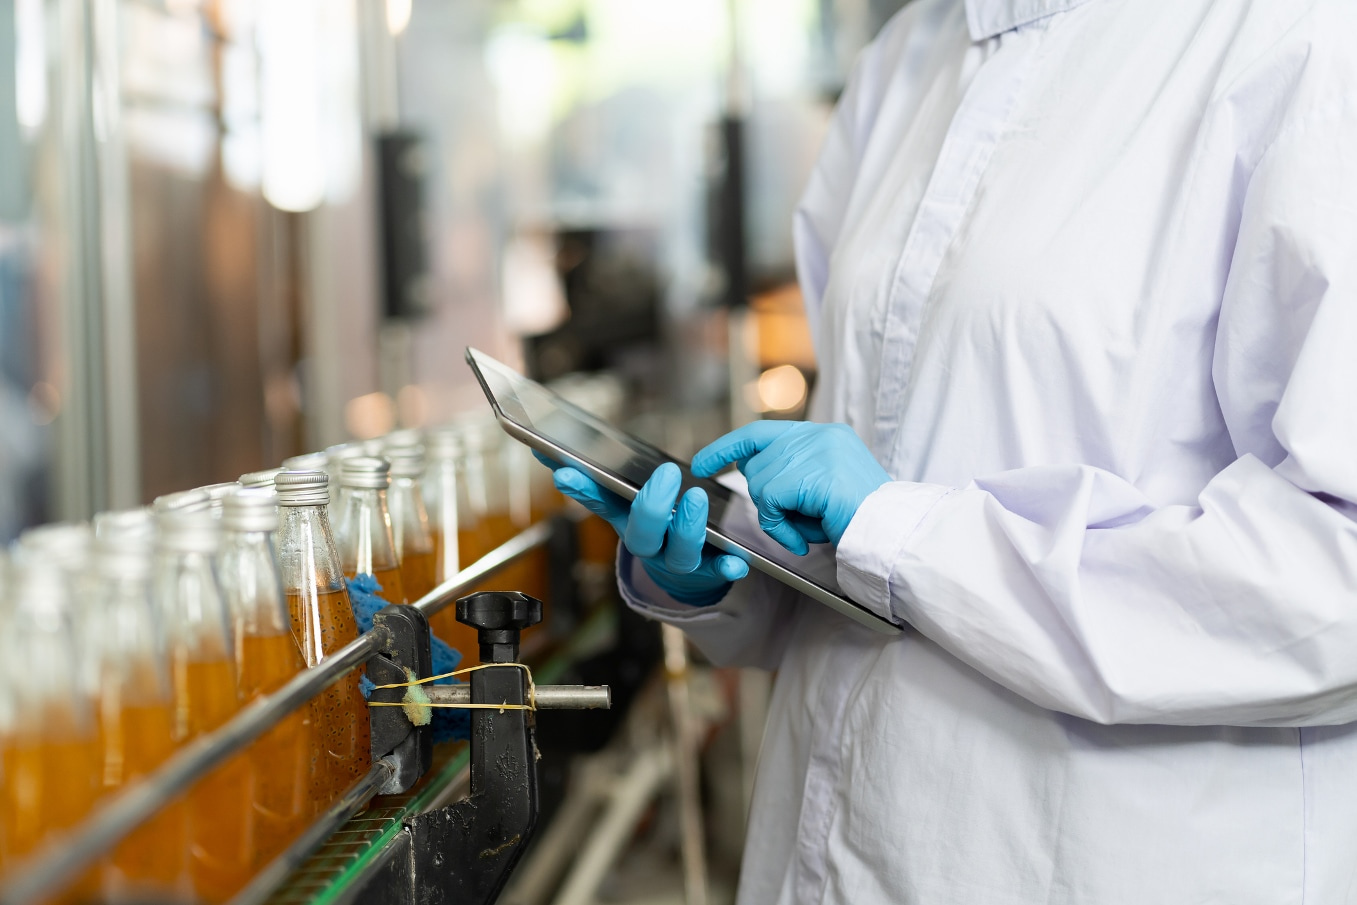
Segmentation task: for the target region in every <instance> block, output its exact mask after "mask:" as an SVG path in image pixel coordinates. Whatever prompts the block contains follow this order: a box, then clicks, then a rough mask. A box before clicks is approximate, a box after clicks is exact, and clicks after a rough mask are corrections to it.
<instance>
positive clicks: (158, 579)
mask: <svg viewBox="0 0 1357 905" xmlns="http://www.w3.org/2000/svg"><path fill="white" fill-rule="evenodd" d="M156 529H157V532H158V533H157V538H156V546H157V549H158V552H159V556H158V557H157V562H156V567H155V576H154V584H153V586H152V587H153V594H154V596H155V598H156V601H157V609H158V610H159V611H160V612H161V613H162V614H165V616H166V623H167V625H168V628H169V631H168V638H169V644H168V648H169V661H170V673H171V678H172V687H173V695H174V711H175V734H176V737H177V738H178V740H179V741H180V742H181V743H182V742H188V741H191V740H193V739H195V738H197V737H199V736H201V735H204V734H206V733H208V732H212V731H214V730H216V729H218V728H220V727H221V726H222V725H224V724H225V723H226V722H227V721H228V720H230V719H231V717H232V716H234V715H235V714H236V712H237V711H238V710H239V709H240V696H239V693H238V691H237V685H236V669H235V645H234V642H233V637H232V633H231V623H230V618H229V615H228V613H227V609H226V601H225V599H224V598H223V596H222V593H221V587H220V585H219V584H218V581H217V574H216V569H215V562H214V560H215V557H216V554H217V550H218V547H219V546H220V543H221V528H220V525H219V524H218V522H217V520H216V519H215V518H213V516H212V513H211V511H210V510H205V509H190V510H178V511H174V510H171V511H163V512H160V513H158V514H157V516H156ZM249 779H250V773H249V766H248V764H247V763H246V761H245V760H244V758H242V757H239V756H237V757H234V758H232V759H231V760H229V761H227V762H226V763H225V764H223V765H222V766H220V767H218V768H217V769H216V770H213V771H212V772H211V773H209V774H208V775H207V776H206V777H204V778H203V779H202V780H200V781H199V782H198V783H197V784H196V785H195V786H194V787H193V788H192V789H191V790H190V791H189V793H188V797H187V808H188V824H189V876H190V878H191V879H192V883H193V890H194V892H195V893H196V894H197V896H198V897H199V898H201V899H203V900H205V901H207V902H224V901H226V900H228V899H230V898H231V896H233V895H234V894H235V893H236V892H238V891H239V890H240V888H241V887H243V886H244V884H245V883H246V882H248V880H249V878H250V870H251V865H252V861H253V859H252V855H251V851H250V836H251V825H250V824H251V816H252V814H251V806H250V790H249Z"/></svg>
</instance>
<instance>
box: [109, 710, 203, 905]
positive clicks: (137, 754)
mask: <svg viewBox="0 0 1357 905" xmlns="http://www.w3.org/2000/svg"><path fill="white" fill-rule="evenodd" d="M155 696H156V695H155V694H154V693H152V694H151V695H150V697H151V698H154V697H155ZM130 697H131V696H129V701H128V703H126V704H124V705H123V706H122V707H120V708H118V711H117V713H116V714H114V715H111V716H106V717H105V718H104V720H103V721H102V722H103V724H104V742H105V749H104V787H105V789H106V790H109V791H112V790H114V789H117V788H121V787H122V786H124V785H127V784H129V783H134V782H136V781H137V780H139V779H141V778H142V777H144V776H146V775H147V774H148V773H151V772H152V771H153V770H155V769H156V768H157V767H159V766H160V765H161V764H162V763H164V762H165V760H166V759H167V758H168V757H169V756H170V755H171V754H173V753H174V748H175V742H174V709H173V707H172V706H171V705H169V704H168V703H164V704H141V703H137V702H136V701H135V700H131V699H130ZM115 749H116V750H115ZM187 837H188V826H187V813H186V811H185V808H184V805H183V803H182V802H174V803H172V804H170V805H168V806H166V807H165V808H163V809H162V810H161V811H160V812H159V813H158V814H156V816H155V817H152V818H151V819H150V820H149V821H147V822H146V823H144V824H142V825H141V826H140V827H138V828H137V829H136V830H134V831H133V832H132V834H131V835H130V836H128V837H127V838H126V839H124V840H123V841H122V842H121V843H119V844H118V846H117V848H115V849H114V850H113V854H112V856H111V857H110V858H109V860H108V861H107V862H106V864H105V870H104V892H105V894H106V895H108V896H109V897H110V898H117V899H133V898H150V899H167V898H172V897H176V896H177V894H179V893H181V892H183V887H182V884H183V882H184V879H185V868H186V867H187V864H186V862H185V854H186V852H187V846H186V845H185V842H186V840H187Z"/></svg>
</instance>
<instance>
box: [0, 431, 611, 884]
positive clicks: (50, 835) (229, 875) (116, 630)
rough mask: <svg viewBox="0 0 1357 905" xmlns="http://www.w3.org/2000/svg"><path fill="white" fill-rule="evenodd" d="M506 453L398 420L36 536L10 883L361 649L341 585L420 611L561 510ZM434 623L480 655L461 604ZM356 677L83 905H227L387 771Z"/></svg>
mask: <svg viewBox="0 0 1357 905" xmlns="http://www.w3.org/2000/svg"><path fill="white" fill-rule="evenodd" d="M505 440H506V438H505V437H504V436H503V434H502V433H501V432H500V431H499V429H498V427H497V426H496V425H495V424H494V422H493V421H488V420H486V419H475V420H466V421H462V422H460V423H458V424H455V425H452V426H449V427H445V428H439V429H435V430H431V431H429V432H427V433H420V432H414V431H398V432H396V433H394V434H392V435H390V436H388V437H386V438H383V439H382V440H381V441H380V442H379V443H375V444H374V443H366V444H349V445H346V446H342V447H335V448H331V449H330V450H327V451H326V452H325V453H319V454H312V455H309V456H303V457H298V458H296V459H292V460H288V461H287V462H285V463H284V467H283V468H276V469H269V470H266V471H261V472H256V473H252V474H248V475H243V476H242V477H241V479H240V481H239V482H230V483H225V484H218V485H211V486H209V487H203V488H198V489H195V490H190V491H185V492H182V493H176V494H171V495H168V496H165V497H161V498H159V499H157V500H156V503H155V505H154V506H153V507H149V508H146V509H139V510H129V511H124V512H115V513H103V514H101V515H99V516H98V517H97V518H96V519H95V520H94V522H93V524H92V525H83V524H82V525H56V526H47V527H44V528H40V529H33V530H30V531H29V532H26V533H25V534H24V535H23V536H22V537H21V538H20V540H19V541H18V542H16V544H15V545H14V546H13V547H12V548H11V550H10V551H9V555H8V556H7V557H5V556H3V555H2V554H0V624H3V625H5V626H6V631H5V632H3V633H0V883H3V878H4V875H5V873H6V872H7V871H8V870H10V869H12V868H13V867H14V865H15V864H16V863H19V862H21V861H22V860H23V859H25V858H26V857H28V856H30V855H32V854H34V853H35V852H37V851H38V850H40V849H41V848H43V847H44V846H47V845H53V844H60V837H61V836H62V834H63V833H65V832H67V831H68V830H70V829H71V828H72V827H74V826H75V825H76V824H78V823H79V822H80V821H81V820H82V819H84V818H85V817H86V816H87V815H88V814H89V813H90V812H91V810H92V809H93V808H94V807H96V806H97V804H98V803H99V802H100V801H101V800H104V799H106V798H108V797H109V796H111V795H112V794H114V793H116V792H117V791H118V790H119V789H122V788H124V787H126V786H128V785H130V784H132V783H135V782H137V781H138V780H139V779H141V778H142V777H144V776H146V775H147V774H149V773H151V772H153V771H154V770H155V769H156V768H157V767H159V766H160V765H161V764H162V763H163V762H164V761H165V760H166V759H167V758H168V757H169V756H170V755H172V754H173V753H174V751H176V750H177V749H178V748H180V747H182V746H183V745H185V744H186V743H188V742H190V741H192V740H193V739H194V738H196V737H198V736H200V735H202V734H204V733H208V732H211V731H213V730H215V729H217V728H219V727H220V726H222V725H223V724H224V723H226V722H227V721H228V720H230V719H231V718H232V716H234V715H235V714H236V713H237V712H238V711H239V710H240V708H242V707H243V706H245V705H246V704H248V703H249V702H250V701H252V700H254V699H255V698H257V697H259V696H261V695H267V694H269V693H271V692H273V691H276V690H277V689H278V688H280V687H281V686H282V685H283V684H285V683H286V682H287V681H289V680H290V679H291V678H292V677H294V676H295V675H296V674H297V672H298V671H299V670H301V669H304V668H306V667H308V666H314V665H315V664H317V663H319V662H321V661H322V660H324V659H325V658H326V657H327V656H330V655H332V654H333V653H334V652H335V651H336V650H338V649H339V648H341V647H343V646H344V645H345V644H347V643H349V642H350V641H352V640H353V639H354V638H355V637H357V627H356V623H355V619H354V615H353V610H352V607H351V606H350V602H349V598H348V592H347V589H346V586H345V583H344V579H345V577H348V578H352V577H354V576H355V575H357V574H369V575H372V576H373V577H374V578H375V579H376V580H377V582H378V584H380V585H381V587H382V592H381V595H382V596H383V597H384V598H385V599H387V600H389V601H391V602H414V601H416V600H418V599H420V598H421V597H423V596H424V595H425V594H427V593H428V592H429V591H430V590H431V589H433V588H434V587H435V586H436V585H437V584H439V583H441V582H442V581H444V580H446V579H447V578H448V577H450V576H452V575H454V574H456V572H457V571H459V570H460V569H462V568H465V567H466V566H468V565H469V564H471V563H472V562H474V561H475V560H476V559H477V558H479V557H480V556H483V555H484V554H486V553H487V552H489V551H490V550H492V549H494V548H495V547H497V546H499V545H500V544H502V543H504V542H505V541H506V540H508V539H509V538H511V537H512V536H513V535H515V534H517V533H518V532H520V531H522V530H523V529H524V528H526V527H528V526H529V525H530V524H532V523H533V522H534V521H536V520H539V519H541V518H543V517H545V516H546V515H548V514H549V513H551V512H553V511H555V509H556V508H557V507H558V506H559V505H560V503H561V499H560V497H559V496H558V495H556V494H555V492H554V490H553V489H552V488H551V483H550V475H549V472H548V471H547V470H546V469H544V468H541V467H540V466H538V465H537V464H536V463H535V462H533V461H532V459H531V456H530V454H529V453H528V452H527V450H526V449H524V448H522V447H520V446H519V445H518V444H516V443H511V442H505ZM332 489H334V490H335V493H334V498H333V499H332V493H331V491H332ZM332 518H333V526H332V524H331V519H332ZM608 555H609V556H610V555H611V554H610V553H609V554H608ZM546 584H547V565H546V561H545V551H541V552H540V554H539V555H535V556H530V557H527V558H525V559H523V560H520V561H518V562H516V563H514V564H512V565H511V566H509V567H507V568H506V569H504V570H503V571H501V572H500V573H498V574H497V575H496V576H494V577H493V579H492V580H491V581H490V582H489V583H488V585H487V586H494V587H498V588H510V587H511V588H515V589H519V590H524V591H526V592H528V593H530V594H533V595H534V596H537V597H539V598H545V597H546V596H547V592H546ZM434 622H435V626H434V627H435V631H436V632H437V633H438V634H439V635H440V636H442V637H443V638H444V639H445V640H447V641H448V642H449V643H450V644H452V645H453V646H454V647H455V648H457V649H458V650H460V651H461V652H462V653H463V655H464V656H465V657H466V660H465V663H466V665H470V664H473V663H475V662H476V655H477V645H476V639H475V635H474V632H472V631H470V630H467V629H465V627H463V626H461V625H460V624H458V623H457V622H456V621H455V618H454V617H453V614H452V610H451V608H448V609H446V610H444V612H443V613H440V614H439V615H438V616H436V617H435V620H434ZM358 682H359V676H358V674H357V673H356V672H355V673H351V674H350V675H348V676H347V677H346V678H345V679H344V680H342V681H340V682H338V683H336V684H334V685H332V686H330V688H329V689H327V690H326V691H325V692H324V693H322V694H321V695H320V696H319V697H317V698H316V699H315V700H314V701H312V702H311V703H310V705H309V706H306V707H303V708H302V709H300V710H299V711H297V712H296V713H294V714H293V715H292V716H291V717H289V718H288V719H287V720H285V721H284V722H283V723H281V724H279V725H278V726H276V727H275V728H274V729H272V730H271V731H270V732H269V733H267V734H266V735H265V736H264V737H262V738H261V739H259V740H258V741H257V742H255V743H254V744H253V745H252V746H250V748H248V749H247V750H246V751H245V752H242V754H241V755H239V756H237V757H236V758H233V759H232V760H230V761H228V762H227V763H226V764H224V765H222V766H221V767H219V768H218V769H217V770H215V771H214V772H213V773H211V774H209V775H208V776H206V777H204V778H203V779H202V780H201V781H200V782H198V783H197V784H196V785H195V787H194V788H193V789H191V790H190V791H189V792H188V793H187V794H186V795H185V796H183V798H181V799H180V800H179V801H178V802H176V803H175V804H174V805H173V806H171V807H169V808H166V809H165V810H163V811H162V812H161V813H159V814H158V815H157V816H156V817H155V818H153V819H152V820H151V821H149V822H148V823H146V824H145V825H143V826H142V827H140V828H139V829H138V830H137V831H135V832H134V833H133V834H132V835H131V836H129V837H128V838H127V839H125V840H124V841H123V842H122V843H120V845H119V846H118V847H117V848H116V849H115V850H114V851H112V852H111V853H110V854H109V855H108V856H107V857H106V858H105V859H103V861H102V862H101V863H100V864H99V865H98V867H97V868H96V869H94V870H92V871H90V872H89V874H88V875H86V876H84V877H81V878H77V879H76V880H75V881H74V882H73V884H72V887H71V889H70V890H69V891H68V893H67V897H66V900H68V901H89V900H95V899H106V900H123V901H128V900H132V899H138V900H148V899H170V898H174V899H188V898H192V899H197V900H200V901H206V902H224V901H226V900H228V899H229V898H230V897H231V896H233V895H234V894H235V893H236V892H238V891H239V890H240V889H241V888H243V886H244V885H245V884H246V883H247V882H248V880H249V878H250V877H251V876H253V874H254V873H256V872H257V871H258V870H259V869H260V868H262V867H263V866H264V865H265V864H267V863H268V862H269V861H271V860H272V859H273V857H275V856H276V855H277V854H278V853H279V852H280V851H282V850H283V849H284V848H286V846H287V845H288V844H289V843H290V842H291V841H292V840H293V839H295V838H296V836H297V835H298V834H299V833H300V832H301V831H302V830H303V829H304V828H305V827H306V826H307V825H308V824H309V823H310V822H311V821H313V820H314V819H315V818H316V816H317V815H318V814H319V813H320V812H322V811H324V810H325V809H326V808H328V807H329V805H330V804H331V803H332V802H333V801H335V800H336V799H337V798H338V797H339V796H340V795H342V794H343V793H344V792H345V791H346V790H347V789H348V788H349V787H350V786H351V785H352V784H353V783H354V782H355V781H357V780H358V779H359V778H361V777H362V776H363V775H364V774H365V773H366V772H367V770H368V769H369V766H370V762H369V750H368V749H369V738H368V716H367V711H366V705H365V702H364V701H363V699H362V696H361V692H360V690H359V687H358Z"/></svg>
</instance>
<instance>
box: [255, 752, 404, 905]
mask: <svg viewBox="0 0 1357 905" xmlns="http://www.w3.org/2000/svg"><path fill="white" fill-rule="evenodd" d="M393 772H394V771H393V770H392V768H391V765H390V764H388V763H387V762H386V761H385V760H379V761H377V763H375V764H373V765H372V769H371V770H369V771H368V774H367V776H364V777H363V778H362V779H360V780H359V781H358V782H357V784H355V785H354V786H353V788H351V789H349V791H348V792H346V793H345V795H344V797H343V798H341V799H339V801H337V802H335V804H334V805H333V806H332V807H331V808H330V810H328V811H326V812H325V814H324V816H322V817H321V818H320V819H319V820H317V821H316V822H315V823H313V824H311V826H310V827H309V828H308V829H307V830H306V832H304V833H302V835H301V836H300V837H298V839H297V841H296V842H294V843H292V845H290V846H288V848H287V850H286V851H285V852H283V853H282V854H281V855H279V856H278V857H277V858H274V859H273V860H272V861H270V862H269V865H268V867H265V868H264V869H263V870H262V871H260V872H259V873H258V874H256V875H255V877H254V879H253V880H251V881H250V883H249V885H248V886H246V887H245V888H244V889H242V890H241V891H240V892H239V893H238V894H237V895H236V897H235V898H234V899H232V900H231V902H230V905H258V903H261V902H264V901H266V900H267V899H268V897H269V895H270V894H272V893H273V891H274V890H275V889H277V888H278V886H279V885H280V884H282V882H283V881H284V880H286V879H287V877H288V875H289V874H290V873H292V872H293V871H294V870H296V869H297V868H298V867H299V866H301V864H302V862H304V861H305V860H306V859H307V858H309V857H311V854H312V853H313V852H314V851H315V850H316V849H318V848H320V846H321V844H322V843H324V842H325V840H326V839H328V838H330V836H331V834H333V833H334V831H335V830H337V829H339V828H340V827H341V826H343V825H344V824H345V823H348V822H349V820H351V819H352V818H353V817H354V816H355V815H356V814H358V812H359V811H361V810H362V809H363V808H364V806H366V805H367V803H368V802H369V801H371V800H372V799H373V797H374V796H375V795H376V794H377V791H378V790H379V789H381V787H382V786H383V784H385V783H386V780H387V778H388V777H389V776H390V775H391V774H392V773H393Z"/></svg>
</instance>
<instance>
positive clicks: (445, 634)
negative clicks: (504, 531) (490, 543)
mask: <svg viewBox="0 0 1357 905" xmlns="http://www.w3.org/2000/svg"><path fill="white" fill-rule="evenodd" d="M430 533H431V534H432V535H433V538H434V565H435V567H436V568H435V574H434V577H435V578H436V579H437V580H438V582H439V583H442V582H444V581H447V580H448V579H449V578H450V577H452V575H455V574H456V572H452V573H448V570H447V569H445V568H444V567H443V555H444V553H443V532H441V531H433V532H430ZM490 549H491V548H489V547H486V546H485V544H484V542H483V541H482V540H481V533H480V531H478V530H476V529H475V528H465V527H459V528H458V529H457V569H458V571H460V570H462V569H465V568H466V567H467V566H469V565H471V564H472V563H474V562H475V561H476V560H478V559H480V557H481V556H482V555H483V554H485V553H487V552H488V551H489V550H490ZM473 593H475V590H472V591H468V592H467V594H473ZM429 627H430V628H431V629H433V633H434V634H435V635H437V636H438V637H439V638H442V639H443V640H444V641H446V642H447V643H448V644H449V645H451V646H452V647H454V648H456V649H457V650H458V651H459V652H460V653H461V654H462V660H461V663H460V664H458V668H459V669H464V668H466V667H468V666H475V665H476V664H477V663H479V662H480V659H481V658H480V654H479V649H480V648H479V644H478V642H477V640H476V630H475V629H474V628H469V627H468V626H465V625H462V623H460V622H458V621H457V607H456V605H455V604H454V605H449V606H447V607H444V608H443V609H442V610H440V611H439V612H438V613H435V614H434V616H433V618H432V619H430V620H429Z"/></svg>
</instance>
